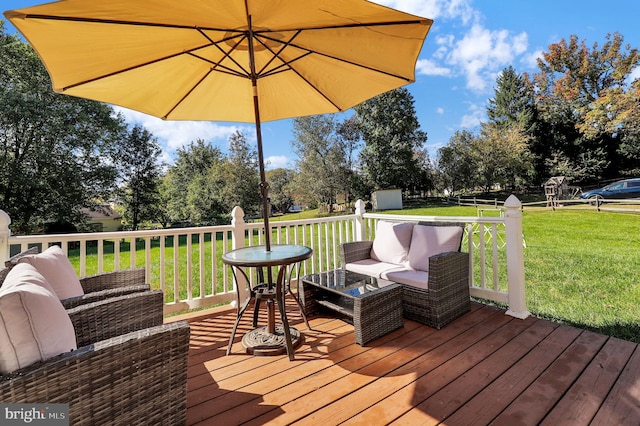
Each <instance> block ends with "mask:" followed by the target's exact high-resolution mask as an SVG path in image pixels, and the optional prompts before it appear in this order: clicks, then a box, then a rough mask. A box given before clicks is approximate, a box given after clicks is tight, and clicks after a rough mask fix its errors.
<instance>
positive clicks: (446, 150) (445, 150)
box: [438, 130, 478, 195]
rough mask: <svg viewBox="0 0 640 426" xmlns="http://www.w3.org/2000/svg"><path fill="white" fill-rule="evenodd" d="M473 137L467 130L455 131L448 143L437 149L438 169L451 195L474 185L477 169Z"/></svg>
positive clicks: (469, 188) (470, 188)
mask: <svg viewBox="0 0 640 426" xmlns="http://www.w3.org/2000/svg"><path fill="white" fill-rule="evenodd" d="M475 139H476V138H475V136H474V135H473V134H472V133H471V132H469V131H467V130H462V131H456V132H455V133H454V135H453V136H452V137H451V139H449V143H448V144H447V145H446V146H443V147H442V148H440V149H439V150H438V170H439V173H440V176H441V179H442V182H443V184H444V186H445V188H446V189H447V190H448V191H449V193H450V194H451V195H454V194H456V193H457V192H461V191H464V190H472V189H473V188H474V187H475V184H476V181H477V170H478V166H477V164H476V156H475V155H474V151H473V149H474V148H473V147H474V145H475V143H476V142H475ZM445 188H443V189H445Z"/></svg>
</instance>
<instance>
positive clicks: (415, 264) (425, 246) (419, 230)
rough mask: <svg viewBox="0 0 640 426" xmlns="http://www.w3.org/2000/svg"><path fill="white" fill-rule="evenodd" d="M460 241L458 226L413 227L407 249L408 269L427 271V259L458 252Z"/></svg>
mask: <svg viewBox="0 0 640 426" xmlns="http://www.w3.org/2000/svg"><path fill="white" fill-rule="evenodd" d="M461 240H462V227H460V226H429V225H416V226H414V227H413V231H412V236H411V247H410V249H409V256H408V257H409V265H408V266H409V267H410V268H411V269H415V270H418V271H425V272H428V271H429V258H430V257H431V256H435V255H436V254H440V253H447V252H452V251H458V250H459V249H460V241H461Z"/></svg>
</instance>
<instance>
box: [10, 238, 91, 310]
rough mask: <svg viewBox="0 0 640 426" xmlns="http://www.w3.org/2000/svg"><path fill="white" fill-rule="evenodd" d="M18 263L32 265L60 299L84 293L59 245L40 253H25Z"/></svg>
mask: <svg viewBox="0 0 640 426" xmlns="http://www.w3.org/2000/svg"><path fill="white" fill-rule="evenodd" d="M18 263H19V264H20V263H29V264H31V265H33V266H34V267H35V268H36V269H37V270H38V272H40V273H41V274H42V276H43V277H44V279H45V280H47V282H48V283H49V284H51V287H53V291H54V292H55V294H56V295H57V296H58V299H60V300H64V299H68V298H70V297H77V296H82V295H83V294H84V290H82V285H80V280H79V279H78V275H77V274H76V271H75V269H73V265H72V264H71V262H70V261H69V258H67V256H65V254H64V253H63V252H62V249H61V248H60V247H59V246H51V247H49V248H48V249H46V250H45V251H43V252H42V253H40V254H30V255H26V256H24V257H22V258H20V260H18Z"/></svg>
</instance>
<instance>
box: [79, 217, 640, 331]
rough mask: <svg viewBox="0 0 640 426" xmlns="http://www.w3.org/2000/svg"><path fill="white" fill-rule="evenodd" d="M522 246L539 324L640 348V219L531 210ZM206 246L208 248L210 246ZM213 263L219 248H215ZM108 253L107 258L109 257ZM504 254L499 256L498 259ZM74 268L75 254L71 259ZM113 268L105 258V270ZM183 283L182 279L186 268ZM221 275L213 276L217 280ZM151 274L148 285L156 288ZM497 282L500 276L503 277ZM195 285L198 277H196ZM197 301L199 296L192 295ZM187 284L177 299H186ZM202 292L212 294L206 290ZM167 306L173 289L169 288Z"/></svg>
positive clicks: (92, 265)
mask: <svg viewBox="0 0 640 426" xmlns="http://www.w3.org/2000/svg"><path fill="white" fill-rule="evenodd" d="M386 213H393V214H406V215H427V216H475V215H476V213H477V211H476V209H475V208H474V207H459V206H451V207H448V206H440V207H422V208H412V209H404V210H399V211H389V212H386ZM309 217H314V214H313V212H304V213H296V214H291V215H285V216H282V217H281V218H274V219H272V221H277V220H278V219H280V220H294V219H303V218H309ZM523 230H524V236H525V241H526V248H525V250H524V255H525V280H526V286H527V287H526V291H527V307H528V309H529V311H530V312H531V313H532V314H533V315H535V316H537V317H541V318H547V319H551V320H554V321H559V322H564V323H567V324H572V325H576V326H578V327H582V328H587V329H591V330H594V331H598V332H602V333H604V334H609V335H612V336H616V337H620V338H623V339H626V340H632V341H635V342H640V215H637V214H630V213H611V212H599V213H598V212H596V211H594V210H577V209H557V210H556V211H552V210H549V209H541V208H528V209H526V210H525V211H524V212H523ZM143 244H144V242H143V241H139V242H138V243H137V244H136V245H137V250H138V253H137V263H139V264H140V265H142V264H143V261H144V251H142V250H143V247H144V245H143ZM157 245H158V244H157V241H155V242H154V244H153V249H152V251H151V256H152V264H156V265H157V264H159V248H158V247H157ZM166 245H167V248H168V252H167V258H166V262H165V264H166V268H167V281H168V282H171V281H172V277H173V267H174V266H173V255H172V250H173V248H172V242H171V241H169V239H168V240H167V244H166ZM207 245H208V246H209V247H210V245H209V244H207ZM198 249H199V246H198V242H197V240H194V241H193V248H192V250H193V253H194V255H193V258H192V262H193V263H194V267H193V273H194V274H197V273H198V272H197V271H198V270H199V269H198V267H197V266H195V265H197V264H198V263H199V258H198V255H197V254H196V253H198ZM120 250H121V252H122V257H121V258H122V263H121V267H125V266H126V265H128V258H129V256H128V250H129V245H128V243H123V244H122V245H121V248H120ZM179 250H180V251H181V254H180V259H186V241H182V239H181V241H180V247H179ZM217 250H218V257H219V253H222V242H221V241H217ZM109 251H111V253H112V250H109V248H107V247H106V248H105V252H109ZM501 255H504V253H501ZM70 258H71V260H72V262H73V263H75V264H76V265H77V263H78V260H77V255H76V256H74V253H73V252H70ZM205 262H206V280H207V281H208V282H210V277H211V261H210V251H208V252H207V254H206V257H205ZM112 264H113V255H112V254H111V255H106V258H105V269H106V270H109V269H110V267H109V265H112ZM178 267H179V268H180V276H181V277H185V276H186V275H187V272H186V270H187V265H186V261H183V262H182V264H181V265H178ZM95 270H97V263H96V256H88V257H87V272H88V273H91V271H95ZM221 271H222V269H218V270H217V275H218V279H219V280H220V279H221V278H222V276H221V273H222V272H221ZM157 274H158V271H157V270H155V268H154V270H152V282H159V280H158V279H157ZM501 279H502V277H501ZM194 281H196V282H197V277H195V276H194ZM192 291H193V293H194V296H198V295H199V289H193V290H192ZM186 292H187V290H186V285H183V284H181V288H180V295H181V297H186ZM205 292H206V293H210V291H207V289H205ZM166 293H167V300H172V298H173V292H172V289H167V290H166Z"/></svg>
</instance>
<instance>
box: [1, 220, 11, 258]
mask: <svg viewBox="0 0 640 426" xmlns="http://www.w3.org/2000/svg"><path fill="white" fill-rule="evenodd" d="M9 225H11V218H10V217H9V215H8V214H7V212H5V211H4V210H0V261H2V262H3V263H4V261H5V260H7V259H9V254H10V250H9V248H10V247H9V237H10V236H11V230H10V229H9Z"/></svg>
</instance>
